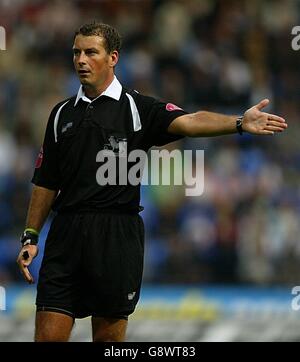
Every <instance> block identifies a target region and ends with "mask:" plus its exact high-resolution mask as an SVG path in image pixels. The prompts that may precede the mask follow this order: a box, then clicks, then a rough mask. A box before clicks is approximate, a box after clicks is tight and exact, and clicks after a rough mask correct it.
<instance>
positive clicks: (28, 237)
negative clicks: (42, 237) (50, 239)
mask: <svg viewBox="0 0 300 362" xmlns="http://www.w3.org/2000/svg"><path fill="white" fill-rule="evenodd" d="M38 241H39V236H38V235H37V234H35V233H32V232H30V231H26V230H25V231H24V233H23V234H22V236H21V238H20V242H21V244H22V245H23V246H25V245H37V243H38Z"/></svg>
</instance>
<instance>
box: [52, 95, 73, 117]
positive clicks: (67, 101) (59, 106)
mask: <svg viewBox="0 0 300 362" xmlns="http://www.w3.org/2000/svg"><path fill="white" fill-rule="evenodd" d="M75 100H76V96H72V97H69V98H66V99H64V100H62V101H60V102H58V103H56V104H55V105H54V107H53V108H52V110H51V113H50V118H53V117H54V118H55V116H56V115H57V113H60V111H61V110H62V108H64V107H65V106H70V105H72V106H74V103H75Z"/></svg>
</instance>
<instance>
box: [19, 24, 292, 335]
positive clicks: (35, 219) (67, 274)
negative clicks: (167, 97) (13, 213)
mask: <svg viewBox="0 0 300 362" xmlns="http://www.w3.org/2000/svg"><path fill="white" fill-rule="evenodd" d="M120 46H121V42H120V37H119V35H118V33H117V31H116V30H115V29H113V28H112V27H110V26H108V25H105V24H100V23H92V24H86V25H83V26H82V27H81V28H80V29H79V30H78V31H77V32H76V34H75V38H74V45H73V53H74V66H75V69H76V72H77V74H78V77H79V79H80V82H81V87H80V89H79V91H78V94H77V95H76V96H74V97H72V98H70V99H67V100H65V101H63V102H61V103H59V104H58V105H56V106H55V107H54V109H53V111H52V112H51V115H50V117H49V121H48V125H47V129H46V134H45V139H44V143H43V148H42V150H41V152H40V154H39V157H38V160H37V164H36V169H35V173H34V177H33V180H32V181H33V183H34V184H35V186H34V188H33V192H32V197H31V201H30V205H29V210H28V216H27V222H26V229H25V232H24V234H23V236H22V238H21V242H22V249H21V251H20V254H19V256H18V260H17V262H18V264H19V267H20V270H21V272H22V273H23V275H24V277H25V280H26V281H27V282H29V283H33V278H32V276H31V275H30V272H29V270H28V266H29V265H30V263H31V262H32V260H33V258H34V257H35V256H36V255H37V252H38V247H37V241H38V233H39V231H40V230H41V228H42V226H43V224H44V221H45V220H46V218H47V216H48V214H49V211H50V209H51V208H52V209H53V210H54V211H55V212H56V216H55V217H54V220H53V222H52V225H51V228H50V231H49V234H48V237H47V240H46V246H45V253H44V258H43V262H42V266H41V270H40V275H39V281H38V286H37V299H36V305H37V312H36V329H35V340H36V341H67V340H68V339H69V336H70V333H71V330H72V326H73V322H74V319H75V318H82V317H86V316H92V331H93V340H94V341H124V339H125V333H126V327H127V319H128V316H129V315H130V314H131V313H133V311H134V309H135V306H136V304H137V302H138V299H139V293H140V286H141V280H142V269H143V244H144V229H143V222H142V219H141V217H140V216H139V214H138V213H139V211H141V207H140V206H139V201H140V185H124V184H121V183H120V184H116V185H100V184H99V182H97V180H96V174H97V168H98V167H99V164H98V165H97V154H98V152H99V151H100V150H104V149H106V150H107V149H108V150H110V151H111V152H112V153H113V154H114V155H115V156H116V158H119V159H120V157H121V155H120V154H119V152H120V147H119V146H120V145H122V144H123V145H124V144H126V147H127V149H128V152H130V151H132V150H138V149H140V150H145V151H146V150H148V149H149V148H150V147H151V146H153V145H157V146H161V145H164V144H166V143H169V142H172V141H174V140H177V139H179V138H181V137H184V136H189V137H201V136H216V135H223V134H230V133H235V132H239V133H242V132H249V133H252V134H258V135H272V134H274V133H275V132H282V131H283V130H285V129H286V127H287V125H286V123H285V120H284V119H283V118H281V117H279V116H276V115H272V114H268V113H264V112H262V109H263V108H264V107H265V106H266V105H267V104H268V102H269V101H268V100H267V99H265V100H262V101H261V102H260V103H259V104H257V105H255V106H253V107H252V108H250V109H249V110H247V111H246V112H245V113H244V115H243V116H242V117H238V116H227V115H221V114H216V113H212V112H205V111H200V112H197V113H194V114H187V113H186V112H185V111H183V110H182V109H180V108H178V107H177V106H175V105H173V104H170V103H167V104H166V103H163V102H159V101H157V100H155V99H154V98H151V97H146V96H143V95H140V94H138V93H137V92H135V91H129V90H127V89H126V88H124V87H123V86H122V85H121V84H120V83H119V81H118V80H117V78H116V77H115V75H114V68H115V66H116V65H117V62H118V59H119V51H120Z"/></svg>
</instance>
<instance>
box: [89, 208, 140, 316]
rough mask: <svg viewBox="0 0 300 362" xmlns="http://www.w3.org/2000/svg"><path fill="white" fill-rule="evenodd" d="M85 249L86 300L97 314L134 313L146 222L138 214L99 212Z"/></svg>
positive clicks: (116, 314)
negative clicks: (106, 213)
mask: <svg viewBox="0 0 300 362" xmlns="http://www.w3.org/2000/svg"><path fill="white" fill-rule="evenodd" d="M90 230H91V233H90V236H91V238H90V239H89V243H87V246H86V248H85V249H84V250H85V263H84V264H85V268H84V271H85V273H84V274H85V276H86V284H85V287H86V293H85V295H86V303H87V304H88V305H89V309H90V310H91V314H92V316H94V317H111V316H118V315H127V316H128V315H129V314H131V313H132V312H133V311H134V309H135V306H136V304H137V302H138V299H139V294H140V287H141V281H142V272H143V251H144V250H143V249H144V248H143V246H144V245H143V244H144V239H143V225H142V221H141V219H140V218H139V216H137V215H103V216H102V215H99V216H97V217H95V219H94V222H93V225H92V227H91V228H90Z"/></svg>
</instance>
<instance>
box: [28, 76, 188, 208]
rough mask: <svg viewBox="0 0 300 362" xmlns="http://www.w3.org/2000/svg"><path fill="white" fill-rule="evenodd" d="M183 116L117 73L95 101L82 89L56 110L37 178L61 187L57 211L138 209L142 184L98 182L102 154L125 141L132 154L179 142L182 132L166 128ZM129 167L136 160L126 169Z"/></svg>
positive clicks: (36, 181) (43, 184)
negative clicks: (121, 80)
mask: <svg viewBox="0 0 300 362" xmlns="http://www.w3.org/2000/svg"><path fill="white" fill-rule="evenodd" d="M183 114H186V112H185V111H183V110H181V109H179V108H178V107H176V106H174V105H173V104H170V103H164V102H160V101H158V100H156V99H154V98H152V97H147V96H144V95H141V94H139V93H137V92H135V91H129V90H128V89H126V88H124V87H122V85H121V84H120V83H119V81H118V80H117V78H116V77H115V78H114V80H113V82H112V83H111V84H110V86H109V87H108V88H107V89H106V91H105V92H103V93H102V94H101V95H100V96H99V97H97V98H95V99H93V100H92V101H91V100H90V99H88V98H87V97H85V95H84V92H83V89H82V87H80V89H79V91H78V94H77V96H74V97H72V98H69V99H67V100H65V101H63V102H60V103H59V104H57V105H56V106H55V107H54V108H53V110H52V112H51V114H50V117H49V121H48V124H47V129H46V134H45V138H44V143H43V147H42V149H41V151H40V154H39V156H38V159H37V163H36V168H35V172H34V176H33V178H32V182H33V183H34V184H35V185H37V186H41V187H45V188H47V189H50V190H58V191H59V193H58V196H57V198H56V200H55V202H54V205H53V209H54V210H55V211H68V210H70V211H71V210H74V211H80V210H91V209H100V210H101V209H110V210H116V211H118V210H120V211H124V212H126V211H128V212H138V211H139V210H140V206H139V203H140V184H139V185H137V186H133V185H130V184H127V185H118V184H117V185H105V186H100V185H99V184H98V183H97V180H96V173H97V170H98V169H99V167H100V164H99V163H98V162H96V156H97V153H98V152H99V151H101V150H103V149H110V150H113V151H117V152H118V147H115V146H116V145H118V142H120V140H121V142H126V143H127V153H128V154H129V152H130V151H132V150H136V149H141V150H144V151H148V149H149V148H150V147H152V146H154V145H155V146H162V145H165V144H167V143H169V142H172V141H175V140H178V139H180V138H181V136H176V135H172V134H170V133H168V132H167V129H168V126H169V125H170V123H171V122H172V121H173V120H174V119H175V118H177V117H179V116H181V115H183ZM114 148H115V149H114ZM116 157H117V156H116ZM130 167H132V164H131V165H129V164H128V167H127V169H128V170H129V169H130Z"/></svg>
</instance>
